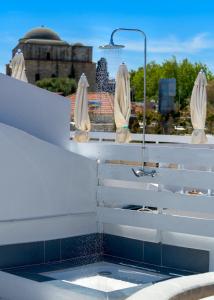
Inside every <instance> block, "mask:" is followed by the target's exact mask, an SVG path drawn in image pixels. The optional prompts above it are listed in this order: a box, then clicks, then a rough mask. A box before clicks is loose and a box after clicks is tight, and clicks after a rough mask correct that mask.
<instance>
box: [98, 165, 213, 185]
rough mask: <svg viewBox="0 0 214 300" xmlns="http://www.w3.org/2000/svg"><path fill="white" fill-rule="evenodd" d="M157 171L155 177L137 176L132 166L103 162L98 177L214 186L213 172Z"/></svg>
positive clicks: (165, 183)
mask: <svg viewBox="0 0 214 300" xmlns="http://www.w3.org/2000/svg"><path fill="white" fill-rule="evenodd" d="M157 172H158V173H157V175H156V176H155V177H151V176H143V177H140V178H137V177H136V176H135V175H134V174H133V172H132V170H131V166H127V165H117V164H103V163H101V164H99V168H98V177H99V178H100V179H117V180H123V181H134V182H144V183H145V182H146V183H156V184H163V185H177V186H181V187H183V186H186V187H191V188H198V189H212V188H213V187H214V173H213V172H203V171H196V170H194V171H191V170H176V169H170V168H158V169H157Z"/></svg>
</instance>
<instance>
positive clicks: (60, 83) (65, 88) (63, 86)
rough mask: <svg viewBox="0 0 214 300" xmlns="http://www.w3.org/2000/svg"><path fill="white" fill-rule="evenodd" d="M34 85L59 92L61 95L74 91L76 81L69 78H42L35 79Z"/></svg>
mask: <svg viewBox="0 0 214 300" xmlns="http://www.w3.org/2000/svg"><path fill="white" fill-rule="evenodd" d="M36 85H37V86H38V87H40V88H43V89H46V90H48V91H50V92H54V93H61V94H62V95H63V96H68V95H70V94H72V93H75V92H76V81H75V80H74V79H71V78H63V77H59V78H44V79H42V80H39V81H37V82H36Z"/></svg>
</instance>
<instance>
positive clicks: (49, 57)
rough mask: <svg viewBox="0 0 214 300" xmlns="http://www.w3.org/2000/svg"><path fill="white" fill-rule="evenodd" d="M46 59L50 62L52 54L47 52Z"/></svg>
mask: <svg viewBox="0 0 214 300" xmlns="http://www.w3.org/2000/svg"><path fill="white" fill-rule="evenodd" d="M46 59H47V60H50V59H51V54H50V52H47V55H46Z"/></svg>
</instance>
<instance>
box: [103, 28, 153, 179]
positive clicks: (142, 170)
mask: <svg viewBox="0 0 214 300" xmlns="http://www.w3.org/2000/svg"><path fill="white" fill-rule="evenodd" d="M117 31H135V32H140V33H141V34H142V35H143V37H144V95H143V96H144V97H143V98H144V105H143V140H142V151H143V152H142V153H143V159H142V167H141V168H139V169H138V170H135V169H132V171H133V173H134V174H135V176H137V177H141V176H152V177H154V176H155V175H156V174H157V172H156V170H145V166H144V152H145V128H146V59H147V43H146V40H147V39H146V34H145V33H144V32H143V31H142V30H140V29H132V28H117V29H114V30H113V31H112V33H111V37H110V42H109V44H107V45H104V46H100V47H99V48H100V49H109V50H111V49H121V48H124V47H125V46H124V45H117V44H115V43H114V40H113V37H114V34H115V33H116V32H117Z"/></svg>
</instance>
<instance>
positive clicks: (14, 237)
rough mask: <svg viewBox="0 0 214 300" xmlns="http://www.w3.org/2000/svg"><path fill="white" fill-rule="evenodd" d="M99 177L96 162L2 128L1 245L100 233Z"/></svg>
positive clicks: (26, 135) (0, 161)
mask: <svg viewBox="0 0 214 300" xmlns="http://www.w3.org/2000/svg"><path fill="white" fill-rule="evenodd" d="M96 175H97V174H96V162H95V161H93V160H90V159H88V158H84V157H81V156H79V155H77V154H74V153H71V152H68V151H66V150H63V149H61V148H59V147H57V146H54V145H52V144H50V143H47V142H44V141H42V140H40V139H37V138H35V137H33V136H31V135H29V134H27V133H25V132H23V131H21V130H18V129H16V128H13V127H11V126H7V125H5V124H0V207H1V209H0V243H1V244H8V243H18V242H19V243H20V242H26V241H37V240H45V239H49V238H50V239H54V238H60V237H65V236H72V235H79V234H86V233H92V232H96V217H95V207H96ZM77 216H78V217H77Z"/></svg>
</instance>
